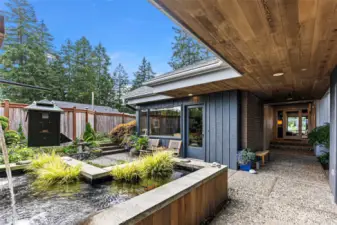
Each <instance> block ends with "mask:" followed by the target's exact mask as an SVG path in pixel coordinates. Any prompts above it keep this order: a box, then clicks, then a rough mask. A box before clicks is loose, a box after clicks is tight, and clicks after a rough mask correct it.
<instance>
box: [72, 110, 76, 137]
mask: <svg viewBox="0 0 337 225" xmlns="http://www.w3.org/2000/svg"><path fill="white" fill-rule="evenodd" d="M73 140H74V141H75V140H76V106H74V107H73Z"/></svg>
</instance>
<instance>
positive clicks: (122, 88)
mask: <svg viewBox="0 0 337 225" xmlns="http://www.w3.org/2000/svg"><path fill="white" fill-rule="evenodd" d="M113 79H114V84H115V86H114V89H115V106H116V108H117V109H120V108H121V107H122V103H123V102H122V96H123V95H124V94H125V93H126V92H127V91H128V85H129V78H128V74H127V73H126V71H125V69H124V67H123V66H122V64H118V66H117V67H116V69H115V71H114V72H113Z"/></svg>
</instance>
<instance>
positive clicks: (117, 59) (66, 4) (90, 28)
mask: <svg viewBox="0 0 337 225" xmlns="http://www.w3.org/2000/svg"><path fill="white" fill-rule="evenodd" d="M1 2H2V1H1ZM29 2H30V3H32V5H33V6H34V8H35V11H36V15H37V17H38V19H39V20H41V19H43V20H44V21H45V23H46V24H47V26H48V28H49V30H50V32H51V34H52V35H53V36H54V38H55V41H54V43H55V46H56V47H57V48H59V47H60V46H61V44H62V43H64V41H65V40H66V39H68V38H69V39H71V40H77V39H79V38H81V37H82V36H86V37H87V38H88V39H89V40H90V42H91V43H92V44H93V45H96V44H97V43H99V42H101V43H102V44H103V45H104V46H105V47H106V48H107V51H108V53H109V55H110V57H111V60H112V69H114V68H115V67H116V66H117V64H118V63H122V64H123V65H124V67H125V69H126V70H127V72H128V74H129V77H130V78H133V72H135V71H136V70H137V68H138V65H139V64H140V62H141V59H142V58H143V56H145V57H146V58H147V59H148V60H149V61H150V62H151V64H152V67H153V70H154V72H156V73H159V74H160V73H164V72H167V71H170V70H171V69H170V67H169V65H168V64H167V62H168V61H169V59H170V57H171V43H172V41H173V36H174V34H173V31H172V26H174V23H173V22H171V20H169V19H168V18H167V17H166V16H165V15H164V14H163V13H162V12H160V11H159V10H158V9H156V8H155V7H154V6H152V5H151V4H150V3H149V2H148V1H147V0H29ZM2 7H3V3H0V8H2Z"/></svg>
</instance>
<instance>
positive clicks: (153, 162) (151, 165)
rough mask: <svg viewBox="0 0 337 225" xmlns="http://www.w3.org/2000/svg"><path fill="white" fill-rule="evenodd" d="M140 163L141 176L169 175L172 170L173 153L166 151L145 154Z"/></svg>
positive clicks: (159, 176)
mask: <svg viewBox="0 0 337 225" xmlns="http://www.w3.org/2000/svg"><path fill="white" fill-rule="evenodd" d="M140 165H141V169H140V170H141V176H142V178H154V179H162V178H166V177H169V176H171V174H172V172H173V165H174V162H173V155H172V153H171V152H168V151H161V152H157V153H155V154H153V155H148V156H145V157H144V158H143V159H142V160H141V164H140Z"/></svg>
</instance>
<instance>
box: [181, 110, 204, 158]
mask: <svg viewBox="0 0 337 225" xmlns="http://www.w3.org/2000/svg"><path fill="white" fill-rule="evenodd" d="M186 128H187V129H186V142H185V143H187V144H186V145H187V152H186V156H187V157H189V158H195V159H202V160H205V149H204V107H203V106H188V107H187V108H186Z"/></svg>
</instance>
